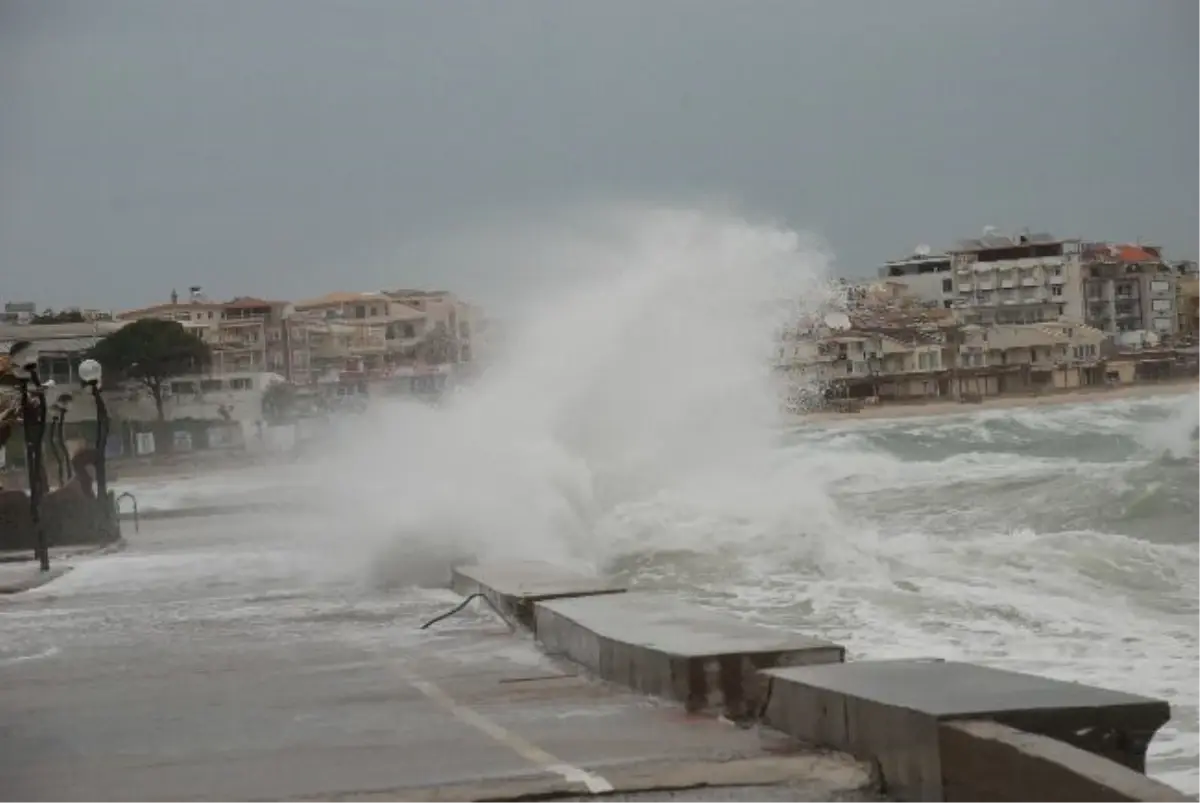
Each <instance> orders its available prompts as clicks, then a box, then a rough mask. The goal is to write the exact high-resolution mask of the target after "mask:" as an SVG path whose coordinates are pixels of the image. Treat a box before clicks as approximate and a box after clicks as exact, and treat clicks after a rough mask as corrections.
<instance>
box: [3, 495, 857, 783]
mask: <svg viewBox="0 0 1200 803" xmlns="http://www.w3.org/2000/svg"><path fill="white" fill-rule="evenodd" d="M304 532H306V531H305V530H304V529H303V526H302V517H299V516H297V517H296V518H293V519H291V520H289V519H288V517H287V516H284V515H281V514H274V515H271V516H269V517H268V516H266V515H263V514H258V513H239V514H233V515H223V516H214V517H210V518H181V519H171V520H161V521H150V522H144V523H143V525H142V529H141V533H139V534H138V535H137V536H136V537H133V536H130V539H129V540H130V544H129V546H128V548H127V549H126V550H124V551H122V552H119V553H116V554H108V555H101V556H93V557H87V558H80V559H78V560H75V561H73V566H72V570H71V571H70V572H68V573H66V574H64V575H63V576H61V577H59V578H57V579H56V580H54V581H53V582H51V583H49V584H47V585H45V586H42V587H40V588H37V589H34V590H31V591H26V592H22V593H19V594H13V595H10V596H7V597H3V598H0V684H2V688H3V689H4V691H3V693H2V694H0V798H3V799H8V800H14V799H15V800H47V799H59V800H70V799H87V800H117V799H120V800H146V799H154V800H177V799H208V800H211V799H226V800H254V799H306V798H307V799H390V800H400V799H410V800H429V799H447V800H453V799H459V800H471V799H505V798H509V799H511V798H516V797H521V796H529V795H538V796H542V797H544V798H553V797H562V798H578V797H584V796H587V795H589V794H595V793H606V792H610V791H614V790H615V791H616V792H617V793H628V794H631V795H638V794H647V792H646V790H656V789H681V788H695V787H699V786H705V785H709V786H715V787H723V788H726V789H727V790H728V791H726V792H725V793H723V795H721V796H719V799H726V800H732V799H764V798H763V795H764V794H766V795H767V798H768V799H797V800H800V799H831V798H833V797H836V798H838V799H848V798H855V799H870V794H869V793H867V792H861V791H855V790H858V789H859V788H860V787H862V786H863V785H864V783H865V782H866V780H867V776H866V773H865V770H864V769H863V768H862V767H861V766H859V765H857V764H855V763H854V762H851V761H849V760H848V759H846V758H844V757H841V756H837V755H825V754H818V753H811V752H805V751H802V750H799V749H798V747H797V746H795V745H793V744H791V743H789V742H788V741H787V740H785V739H783V737H781V736H779V735H778V734H772V733H769V732H760V731H758V730H755V729H749V730H742V729H738V728H736V727H734V726H732V725H729V724H727V723H724V722H721V721H718V720H714V719H710V718H695V717H688V716H686V715H685V714H684V713H683V712H682V711H681V710H680V709H679V708H678V707H675V706H672V705H667V704H663V703H658V702H655V701H652V700H648V699H645V698H643V697H640V696H637V695H634V694H631V693H628V692H625V691H622V690H619V689H616V688H614V687H611V686H608V685H604V684H600V683H597V682H595V681H593V680H590V679H588V678H587V677H585V676H583V675H581V674H580V672H579V671H578V670H577V669H575V668H573V667H572V666H570V665H568V664H565V663H562V662H559V661H557V660H554V659H551V658H548V657H546V656H544V655H542V654H541V653H540V652H538V651H537V649H536V648H535V647H534V646H533V644H532V643H531V642H530V641H529V640H528V639H527V638H526V637H524V636H522V635H513V634H512V633H510V632H509V630H508V629H507V627H506V626H505V625H504V624H503V623H502V622H500V621H499V620H498V619H496V618H495V617H494V616H492V615H491V614H490V613H488V612H486V611H474V610H471V609H468V610H465V611H463V612H462V613H460V614H457V615H455V616H453V617H450V618H448V619H447V620H445V621H443V622H441V623H439V624H438V625H436V626H435V627H433V628H431V629H429V630H427V631H421V630H420V629H419V626H420V625H421V624H422V623H423V622H425V621H428V620H429V619H431V618H433V617H434V616H436V615H437V614H439V613H442V612H444V611H446V610H448V609H449V608H451V607H453V606H454V605H455V604H456V603H457V602H458V601H459V597H457V596H456V595H454V594H452V593H451V592H449V591H446V590H403V591H402V590H391V591H385V590H380V589H376V588H372V587H370V586H369V585H366V584H365V583H363V582H362V581H361V580H360V579H359V578H360V577H363V576H366V573H365V572H364V571H363V568H364V566H365V565H366V564H367V563H369V561H370V556H365V558H364V557H363V556H358V555H352V554H348V545H346V544H345V543H343V540H342V539H339V538H337V537H336V536H337V533H333V534H332V535H333V536H335V537H333V538H330V537H325V538H323V539H321V540H313V539H311V538H307V537H304V536H302V535H300V534H301V533H304ZM128 535H129V534H128V533H127V536H128ZM762 784H773V785H772V786H771V787H770V789H771V791H764V787H763V786H762ZM733 790H747V791H745V794H746V795H748V796H747V797H744V798H739V797H730V796H729V795H733V794H735V792H734V791H733ZM655 794H657V793H655ZM707 794H712V793H711V792H709V793H707ZM685 797H686V796H685ZM644 799H650V798H644ZM655 799H659V798H655ZM689 799H692V798H689ZM713 799H718V798H713Z"/></svg>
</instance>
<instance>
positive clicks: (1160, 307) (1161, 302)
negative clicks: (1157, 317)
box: [1151, 298, 1171, 312]
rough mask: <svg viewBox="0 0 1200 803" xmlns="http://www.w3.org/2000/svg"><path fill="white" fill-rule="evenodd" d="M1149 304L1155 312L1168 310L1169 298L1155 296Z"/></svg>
mask: <svg viewBox="0 0 1200 803" xmlns="http://www.w3.org/2000/svg"><path fill="white" fill-rule="evenodd" d="M1151 306H1152V307H1153V308H1154V311H1155V312H1170V311H1171V299H1169V298H1156V299H1154V301H1152V302H1151Z"/></svg>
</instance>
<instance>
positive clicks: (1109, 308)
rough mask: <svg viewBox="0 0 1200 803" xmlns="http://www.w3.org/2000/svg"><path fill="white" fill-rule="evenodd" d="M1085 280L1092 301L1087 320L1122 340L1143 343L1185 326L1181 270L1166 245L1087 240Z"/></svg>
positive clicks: (1086, 294)
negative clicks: (1179, 296) (1179, 295)
mask: <svg viewBox="0 0 1200 803" xmlns="http://www.w3.org/2000/svg"><path fill="white" fill-rule="evenodd" d="M1082 253H1083V280H1084V287H1085V297H1086V299H1087V306H1086V310H1085V320H1086V321H1087V323H1088V324H1090V325H1092V326H1095V327H1096V328H1097V329H1100V330H1101V331H1103V332H1104V333H1105V334H1107V335H1109V336H1110V337H1111V338H1112V339H1113V341H1114V342H1115V343H1116V344H1117V345H1118V346H1125V345H1128V346H1135V345H1141V344H1142V343H1143V342H1144V341H1145V340H1146V339H1147V338H1146V333H1153V337H1152V338H1150V341H1151V342H1157V341H1159V340H1162V339H1163V338H1169V337H1171V336H1172V335H1174V334H1175V333H1176V332H1177V331H1178V328H1179V319H1178V313H1177V310H1176V279H1177V276H1176V271H1175V269H1174V268H1173V267H1172V266H1170V265H1168V264H1167V263H1166V262H1165V261H1164V260H1163V256H1162V249H1160V248H1158V247H1157V246H1152V245H1141V244H1131V243H1086V244H1084V246H1083V249H1082Z"/></svg>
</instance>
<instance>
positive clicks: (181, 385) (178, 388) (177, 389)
mask: <svg viewBox="0 0 1200 803" xmlns="http://www.w3.org/2000/svg"><path fill="white" fill-rule="evenodd" d="M171 392H172V393H174V394H175V395H176V396H184V395H190V394H193V393H195V392H196V383H194V382H172V383H171Z"/></svg>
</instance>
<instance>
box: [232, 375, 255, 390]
mask: <svg viewBox="0 0 1200 803" xmlns="http://www.w3.org/2000/svg"><path fill="white" fill-rule="evenodd" d="M253 387H254V383H253V382H252V381H250V380H249V379H246V378H245V377H237V378H235V379H230V380H229V389H230V390H250V389H252V388H253Z"/></svg>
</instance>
